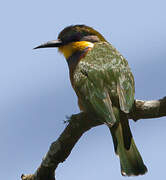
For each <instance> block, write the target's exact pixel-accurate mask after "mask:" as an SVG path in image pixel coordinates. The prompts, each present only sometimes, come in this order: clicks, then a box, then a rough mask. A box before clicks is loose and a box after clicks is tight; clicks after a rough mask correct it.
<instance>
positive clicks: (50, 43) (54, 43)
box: [33, 39, 63, 49]
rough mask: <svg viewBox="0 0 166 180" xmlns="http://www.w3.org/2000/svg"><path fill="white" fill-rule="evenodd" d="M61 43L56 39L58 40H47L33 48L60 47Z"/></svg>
mask: <svg viewBox="0 0 166 180" xmlns="http://www.w3.org/2000/svg"><path fill="white" fill-rule="evenodd" d="M62 45H63V43H62V41H61V40H59V39H58V40H53V41H48V42H46V43H44V44H41V45H40V46H37V47H35V48H33V49H39V48H51V47H52V48H54V47H60V46H62Z"/></svg>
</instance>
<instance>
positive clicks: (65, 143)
mask: <svg viewBox="0 0 166 180" xmlns="http://www.w3.org/2000/svg"><path fill="white" fill-rule="evenodd" d="M162 116H166V97H164V98H163V99H160V100H151V101H143V100H135V103H134V105H133V108H132V111H131V113H130V114H128V117H129V119H133V120H134V121H137V120H140V119H148V118H158V117H162ZM68 122H69V123H68V125H67V127H66V128H65V130H64V131H63V132H62V134H61V135H60V136H59V138H58V139H57V140H56V141H55V142H53V143H52V144H51V146H50V148H49V151H48V152H47V154H46V155H45V157H44V158H43V160H42V163H41V164H40V166H39V167H38V169H37V170H36V172H35V173H34V174H30V175H24V174H23V175H22V176H21V179H22V180H55V170H56V168H57V166H58V164H59V163H62V162H64V161H65V160H66V158H67V157H68V156H69V155H70V153H71V151H72V149H73V147H74V145H75V144H76V143H77V141H78V140H79V139H80V137H81V136H82V134H83V133H85V132H86V131H88V130H89V129H91V128H93V127H95V126H98V125H101V124H102V123H100V121H99V120H98V119H97V118H96V117H95V116H94V115H91V114H86V113H83V112H81V113H79V114H75V115H72V116H71V117H70V119H69V120H68Z"/></svg>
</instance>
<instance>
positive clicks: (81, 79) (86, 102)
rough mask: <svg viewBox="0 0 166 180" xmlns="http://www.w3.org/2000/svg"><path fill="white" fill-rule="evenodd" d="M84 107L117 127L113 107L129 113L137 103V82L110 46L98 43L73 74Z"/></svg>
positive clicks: (117, 53)
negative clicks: (135, 88)
mask: <svg viewBox="0 0 166 180" xmlns="http://www.w3.org/2000/svg"><path fill="white" fill-rule="evenodd" d="M74 81H75V83H74V84H75V90H76V92H77V93H78V94H79V97H80V99H81V103H82V104H83V106H84V107H85V106H86V107H87V111H88V109H91V107H92V109H93V110H94V111H95V112H96V113H97V114H98V115H100V117H103V118H104V121H106V122H107V123H110V124H114V123H115V121H116V119H115V115H114V112H113V107H114V106H117V104H119V105H120V109H121V110H122V111H124V112H126V113H128V112H129V111H130V109H131V107H132V104H133V102H134V80H133V76H132V73H131V71H130V68H129V66H128V63H127V61H126V60H125V59H124V58H123V57H122V56H121V55H120V54H119V52H118V51H117V50H116V49H115V48H114V47H112V46H111V45H110V44H109V43H107V42H101V43H96V45H95V46H94V48H93V49H92V50H91V51H89V52H88V53H87V55H86V56H85V57H84V58H83V59H81V61H80V62H79V64H78V65H77V68H76V70H75V73H74Z"/></svg>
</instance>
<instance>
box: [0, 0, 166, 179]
mask: <svg viewBox="0 0 166 180" xmlns="http://www.w3.org/2000/svg"><path fill="white" fill-rule="evenodd" d="M165 9H166V1H165V0H146V1H145V0H139V1H138V0H135V1H133V0H125V1H124V0H102V1H88V0H84V1H78V0H77V1H76V0H70V1H64V0H61V1H55V0H47V1H39V0H35V1H34V0H33V1H32V0H29V1H22V0H15V1H9V0H6V1H2V2H1V3H0V22H1V25H0V27H1V29H0V39H1V43H0V47H1V53H0V84H1V88H0V142H1V146H0V147H1V153H0V162H1V166H0V179H5V180H16V179H19V178H20V175H21V174H22V173H25V174H28V173H33V172H34V171H35V170H36V168H37V167H38V165H39V164H40V162H41V159H42V157H43V156H44V154H45V153H46V152H47V150H48V148H49V145H50V144H51V142H52V141H54V140H56V138H57V137H58V136H59V135H60V133H61V132H62V131H63V129H64V128H65V126H66V125H64V124H63V120H64V119H65V117H66V116H70V115H71V114H72V113H77V112H79V110H78V107H77V98H76V96H75V93H74V91H73V90H72V88H71V85H70V82H69V76H68V69H67V64H66V62H65V60H64V58H63V56H61V55H60V54H58V52H57V50H56V49H41V50H35V51H34V50H32V48H33V47H35V46H37V45H40V44H41V43H43V42H45V41H48V40H53V39H56V38H57V35H58V32H60V31H61V30H62V29H63V28H64V27H66V26H68V25H71V24H86V25H89V26H92V27H94V28H96V29H97V30H98V31H99V32H101V33H102V34H103V35H104V36H105V38H106V39H107V40H108V41H109V42H111V43H112V44H113V45H114V46H115V47H116V48H117V49H118V50H119V51H120V52H121V53H122V54H123V56H124V57H126V58H127V60H128V62H129V64H130V67H131V68H132V72H133V74H134V76H135V81H136V98H138V99H158V98H162V97H163V96H166V84H165V77H166V71H165V67H166V50H165V49H166V10H165ZM130 124H131V129H132V132H133V135H134V139H135V142H136V144H137V146H138V149H139V151H140V152H141V154H142V156H143V159H144V161H145V163H146V165H147V167H148V169H149V172H148V173H147V174H146V175H145V176H140V177H135V178H133V177H132V178H130V179H139V180H156V179H157V178H159V179H164V178H165V169H166V167H165V162H166V155H165V152H166V141H165V139H166V117H164V118H160V119H153V120H140V121H139V122H137V123H134V122H132V121H131V123H130ZM56 177H57V180H65V179H74V180H75V179H79V180H85V179H95V180H99V179H104V180H110V179H113V180H115V179H118V180H122V179H129V178H128V177H127V178H124V177H122V176H121V174H120V167H119V160H118V158H117V157H116V156H115V154H114V150H113V144H112V139H111V136H110V134H109V131H108V129H107V128H106V127H105V126H100V127H97V128H94V129H92V130H90V131H89V132H87V133H86V134H85V135H84V136H83V137H82V138H81V139H80V141H79V142H78V144H77V145H76V146H75V147H74V149H73V151H72V153H71V155H70V157H69V158H68V159H67V160H66V161H65V162H64V163H63V164H60V165H59V168H58V169H57V171H56Z"/></svg>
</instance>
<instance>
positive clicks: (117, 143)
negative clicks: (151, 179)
mask: <svg viewBox="0 0 166 180" xmlns="http://www.w3.org/2000/svg"><path fill="white" fill-rule="evenodd" d="M73 85H74V89H75V91H76V93H77V95H78V97H79V104H81V106H82V107H83V109H84V111H86V112H90V113H95V114H97V115H98V117H99V119H100V120H101V121H102V122H103V123H106V124H107V125H108V127H109V128H110V131H111V134H112V137H113V141H114V147H115V152H116V153H117V154H118V155H119V157H120V163H121V172H122V175H128V176H130V175H139V174H144V173H145V172H146V171H147V168H146V166H145V165H144V163H143V161H142V158H141V156H140V154H139V152H138V150H137V148H136V146H135V144H134V140H133V138H132V134H131V131H130V128H129V124H128V119H127V116H126V113H129V112H130V109H131V107H132V105H133V103H134V79H133V76H132V73H131V71H130V68H129V66H128V63H127V61H126V60H125V59H124V58H123V56H122V55H121V54H120V53H119V52H118V51H117V50H116V49H115V48H114V47H113V46H112V45H110V44H109V43H107V42H98V43H95V45H94V47H93V49H92V50H91V51H89V52H88V53H87V54H86V56H85V57H84V58H82V59H81V60H80V61H79V63H78V64H77V66H76V68H75V71H74V74H73Z"/></svg>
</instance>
